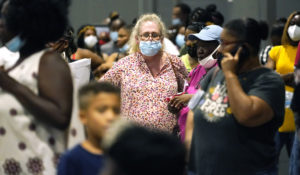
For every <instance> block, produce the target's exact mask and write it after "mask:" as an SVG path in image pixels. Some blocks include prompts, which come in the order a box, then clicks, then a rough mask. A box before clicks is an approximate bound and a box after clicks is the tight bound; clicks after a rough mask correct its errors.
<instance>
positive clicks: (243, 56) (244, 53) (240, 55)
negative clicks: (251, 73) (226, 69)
mask: <svg viewBox="0 0 300 175" xmlns="http://www.w3.org/2000/svg"><path fill="white" fill-rule="evenodd" d="M239 49H240V51H239ZM238 51H239V52H238ZM225 55H226V53H225V54H222V53H220V54H219V57H218V58H217V60H218V65H219V67H220V69H222V60H223V59H224V57H225ZM227 56H231V57H236V58H237V59H238V61H237V68H239V67H241V66H242V64H244V62H245V60H247V58H248V57H249V51H248V49H247V47H246V46H245V44H239V45H237V46H236V47H235V48H234V49H233V50H232V51H230V53H228V54H227Z"/></svg>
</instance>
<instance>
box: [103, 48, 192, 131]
mask: <svg viewBox="0 0 300 175" xmlns="http://www.w3.org/2000/svg"><path fill="white" fill-rule="evenodd" d="M171 62H172V63H171ZM172 65H173V68H174V70H173V68H172ZM175 72H176V76H175ZM176 77H177V78H176ZM186 78H187V71H186V69H185V67H184V65H183V63H182V62H181V60H180V58H178V57H177V56H175V55H169V54H167V53H165V54H164V58H163V66H162V68H161V70H160V73H159V74H158V75H156V76H153V75H152V74H151V72H150V70H149V68H148V66H147V64H146V62H145V60H144V58H143V56H142V54H141V53H139V52H137V53H134V54H132V55H129V56H127V57H125V58H122V59H121V60H120V61H119V62H117V63H116V64H115V65H114V66H113V68H112V69H110V70H109V71H108V72H107V73H106V74H105V75H104V76H103V77H102V78H101V80H100V81H109V82H112V83H113V84H115V85H117V86H119V87H120V88H121V99H122V100H121V101H122V106H121V113H122V116H123V117H125V118H127V119H130V120H133V121H135V122H137V123H139V124H141V125H143V126H147V127H150V128H154V129H160V130H165V131H169V132H171V131H172V130H173V128H174V126H175V125H176V116H175V115H173V114H171V113H170V112H169V111H168V109H167V105H168V102H167V101H166V98H167V97H170V96H172V95H175V94H177V93H178V85H177V84H179V86H180V88H182V87H183V85H184V79H186ZM177 79H178V80H179V81H177ZM177 82H178V83H177Z"/></svg>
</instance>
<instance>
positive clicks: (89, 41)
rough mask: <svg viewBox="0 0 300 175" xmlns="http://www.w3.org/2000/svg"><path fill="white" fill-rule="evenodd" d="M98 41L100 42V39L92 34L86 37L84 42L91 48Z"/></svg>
mask: <svg viewBox="0 0 300 175" xmlns="http://www.w3.org/2000/svg"><path fill="white" fill-rule="evenodd" d="M97 42H98V39H97V37H96V36H94V35H90V36H88V37H85V38H84V43H85V45H86V46H87V47H88V48H89V49H91V48H93V47H94V46H95V45H96V43H97Z"/></svg>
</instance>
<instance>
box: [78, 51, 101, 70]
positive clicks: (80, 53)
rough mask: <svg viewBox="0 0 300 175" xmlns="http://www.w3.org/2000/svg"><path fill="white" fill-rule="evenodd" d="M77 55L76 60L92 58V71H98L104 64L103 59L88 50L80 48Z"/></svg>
mask: <svg viewBox="0 0 300 175" xmlns="http://www.w3.org/2000/svg"><path fill="white" fill-rule="evenodd" d="M75 54H76V59H82V58H91V63H92V69H96V68H97V67H98V66H100V65H101V64H103V63H104V60H103V58H101V57H100V56H99V55H97V54H95V53H94V52H92V51H90V50H88V49H81V48H78V49H77V51H76V53H75Z"/></svg>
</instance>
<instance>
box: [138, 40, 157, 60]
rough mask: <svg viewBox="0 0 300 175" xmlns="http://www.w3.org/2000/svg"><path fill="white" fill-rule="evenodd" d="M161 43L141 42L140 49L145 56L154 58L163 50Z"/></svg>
mask: <svg viewBox="0 0 300 175" xmlns="http://www.w3.org/2000/svg"><path fill="white" fill-rule="evenodd" d="M161 47H162V45H161V42H160V41H140V44H139V48H140V50H141V52H142V54H143V55H146V56H149V57H151V56H154V55H156V54H157V53H158V51H159V50H160V49H161Z"/></svg>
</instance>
